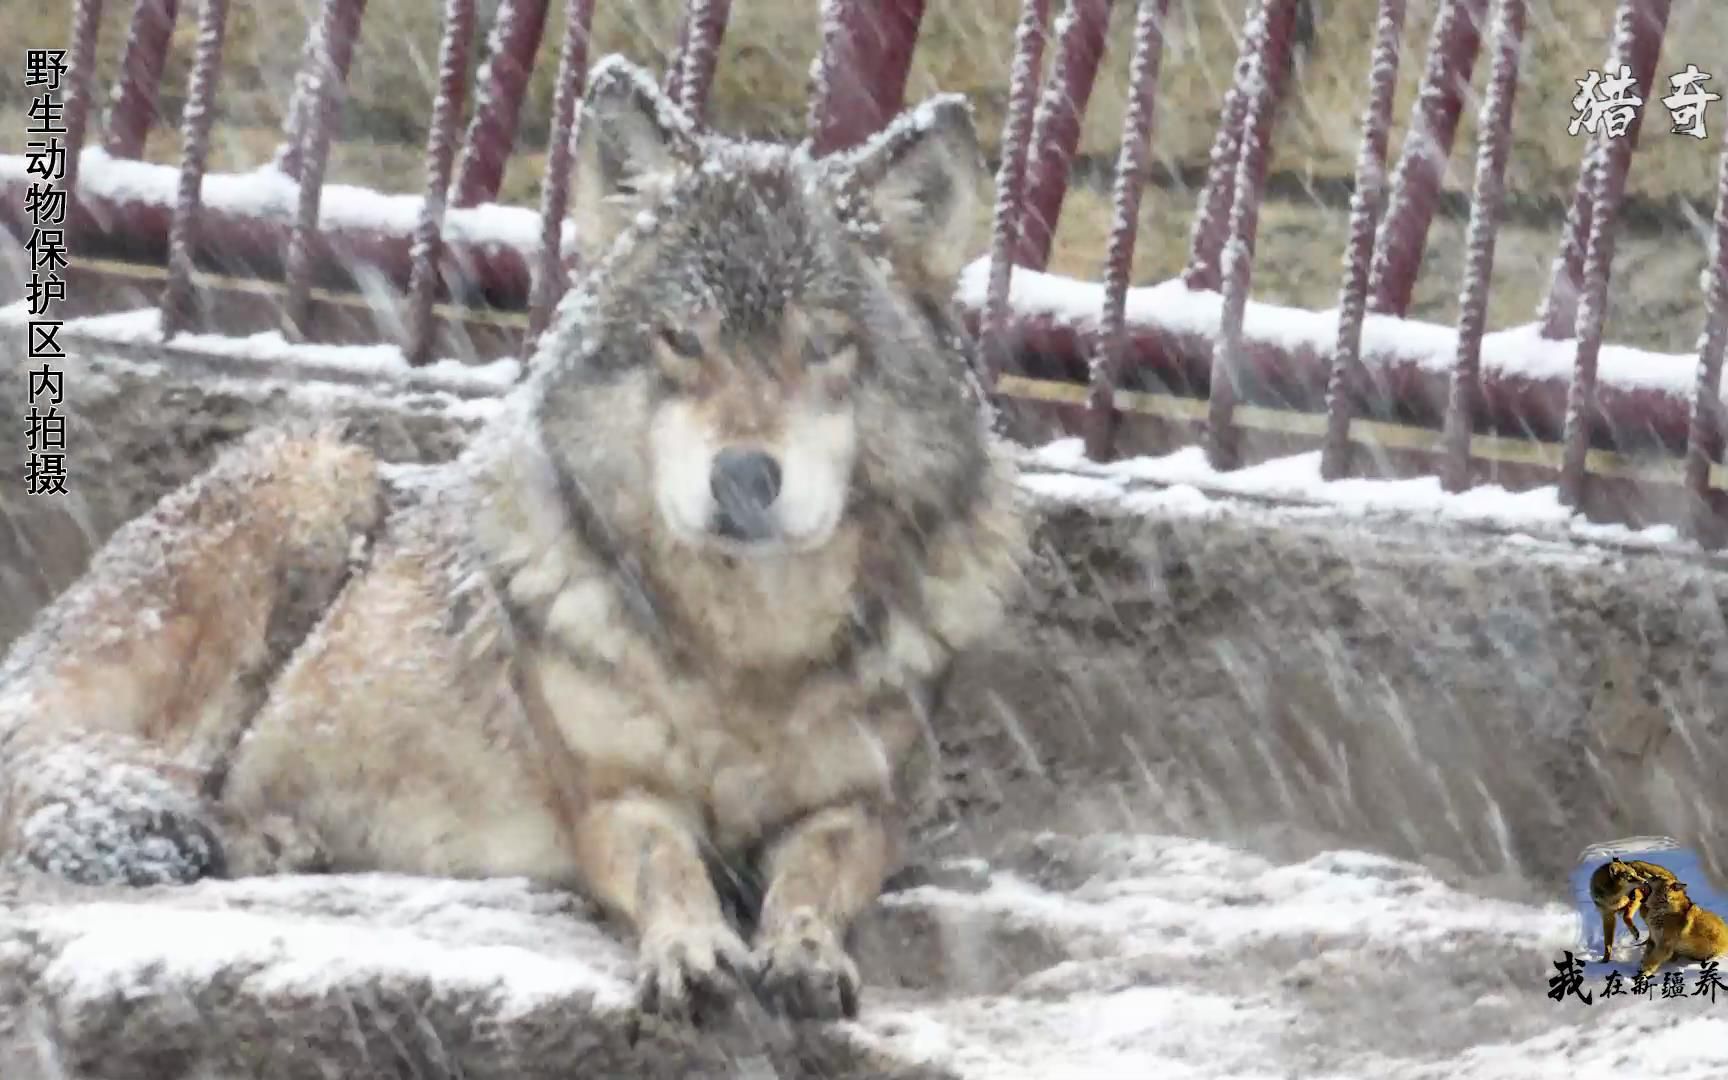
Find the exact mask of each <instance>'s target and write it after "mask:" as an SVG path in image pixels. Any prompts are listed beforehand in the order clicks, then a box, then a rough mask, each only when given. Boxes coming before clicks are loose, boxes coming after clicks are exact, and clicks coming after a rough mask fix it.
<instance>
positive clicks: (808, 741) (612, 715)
mask: <svg viewBox="0 0 1728 1080" xmlns="http://www.w3.org/2000/svg"><path fill="white" fill-rule="evenodd" d="M537 670H538V673H539V678H540V683H541V686H542V687H543V688H544V694H545V698H546V701H547V705H548V708H549V710H550V711H551V713H552V719H553V720H554V722H555V724H556V726H557V729H558V733H559V736H560V737H561V740H562V742H563V744H564V745H565V746H566V747H568V749H569V751H570V753H571V755H572V756H573V758H574V760H575V764H576V765H577V768H578V770H579V772H580V776H581V784H582V786H583V788H584V791H583V792H581V796H582V798H584V799H585V800H589V801H592V800H596V799H605V798H609V797H612V796H615V795H618V794H622V793H625V792H628V791H631V790H647V791H651V792H653V793H655V794H656V795H658V796H659V797H661V798H664V799H666V800H668V801H669V802H671V803H673V804H674V805H676V806H678V807H680V808H681V809H682V810H684V811H685V812H686V813H687V814H688V815H689V817H690V819H691V821H692V824H694V825H698V826H700V827H701V828H702V829H703V830H704V831H706V832H707V833H708V834H709V837H710V839H711V840H713V841H714V842H715V843H716V844H718V845H720V846H721V847H723V848H739V847H743V846H746V845H748V844H749V843H750V842H751V841H752V840H754V839H756V838H759V837H760V836H762V835H763V834H764V833H765V832H767V831H768V830H770V829H772V828H774V827H775V826H776V825H777V824H779V823H781V822H784V821H786V820H788V819H790V818H792V817H795V816H797V815H799V814H801V813H804V812H806V811H808V810H811V809H814V808H816V807H820V806H822V805H824V804H828V803H831V802H834V801H836V800H838V799H842V798H846V797H853V796H863V795H877V794H882V793H886V792H887V791H888V790H889V788H890V786H891V784H892V780H893V776H894V771H895V767H896V765H897V763H898V762H899V760H900V759H901V758H902V757H903V756H904V755H905V753H906V751H907V750H908V749H909V748H910V746H911V743H912V741H913V732H912V731H911V730H910V725H908V724H907V723H905V722H904V721H903V720H902V719H900V718H898V717H896V716H894V715H892V714H889V715H882V714H881V713H880V712H879V711H877V710H871V709H867V708H865V702H864V700H863V698H862V695H861V694H859V693H858V692H857V691H856V690H855V689H853V688H852V687H849V686H847V685H845V684H844V683H841V682H838V681H836V682H834V683H830V684H821V683H818V684H816V685H814V686H812V687H811V688H810V689H809V690H808V691H807V692H804V693H801V694H798V695H793V696H791V697H790V698H789V699H788V700H784V701H778V702H774V703H772V704H770V703H764V702H761V701H752V700H749V699H747V698H739V697H728V696H726V695H724V694H721V693H717V692H716V691H715V688H713V687H710V686H707V685H705V684H703V683H701V682H696V681H675V680H669V679H663V678H655V679H638V680H633V681H630V680H626V679H624V678H622V677H620V676H619V675H618V673H617V672H616V671H615V670H614V671H608V672H604V673H602V672H599V671H596V670H594V669H591V668H588V667H584V666H580V665H578V664H575V663H572V662H571V661H569V660H568V659H565V658H562V657H559V656H556V655H548V654H541V655H540V657H539V658H538V660H537Z"/></svg>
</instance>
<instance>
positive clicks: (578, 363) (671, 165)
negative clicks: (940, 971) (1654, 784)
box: [0, 60, 1027, 1018]
mask: <svg viewBox="0 0 1728 1080" xmlns="http://www.w3.org/2000/svg"><path fill="white" fill-rule="evenodd" d="M579 141H580V153H581V158H580V162H581V165H580V173H579V175H580V176H581V177H582V183H581V187H580V188H579V190H578V192H577V195H576V206H577V208H578V213H579V214H581V215H582V220H581V221H580V225H581V228H580V232H581V234H582V235H583V237H584V239H585V241H586V242H587V252H588V256H589V258H588V262H587V265H588V266H589V270H588V272H587V273H586V274H585V275H584V276H583V277H582V278H581V279H580V280H579V281H578V282H577V284H576V285H575V286H574V287H573V288H572V291H571V292H570V293H569V294H568V295H567V296H566V297H565V299H564V302H563V304H562V306H561V308H560V310H559V313H558V315H557V317H556V318H555V321H554V325H553V327H552V329H551V330H550V332H549V333H548V334H547V336H546V337H545V339H544V341H543V342H542V344H541V346H540V347H539V349H538V352H537V355H536V357H535V359H534V361H533V363H532V365H531V368H530V372H529V374H528V377H527V378H526V379H525V381H524V382H523V383H522V385H520V386H519V387H518V388H517V389H516V390H515V392H514V394H513V396H512V398H511V400H510V402H509V403H508V406H507V411H506V415H504V416H503V417H502V418H501V419H500V420H499V421H498V422H497V423H495V424H493V425H492V426H491V427H490V428H489V429H487V430H485V431H484V432H483V433H482V434H481V435H479V436H478V437H477V438H476V440H475V442H474V443H473V445H472V446H471V447H470V448H469V449H468V450H467V451H466V452H465V453H464V455H463V456H462V457H461V458H460V459H459V460H457V461H456V462H455V463H453V464H451V465H448V466H443V467H439V468H436V469H433V470H430V471H423V472H419V473H413V472H412V471H411V470H390V469H383V468H381V467H380V465H379V463H378V462H376V461H375V460H373V458H372V457H371V456H370V455H369V454H368V453H367V452H366V451H365V450H363V449H361V448H359V447H356V446H353V445H349V444H347V443H345V442H343V441H342V439H341V438H340V436H339V435H338V434H336V433H332V432H327V431H318V430H313V431H306V430H300V431H291V432H284V431H275V432H270V433H265V434H259V435H256V436H253V437H250V438H249V439H248V440H247V441H246V442H245V443H244V444H243V445H242V446H240V447H239V448H238V449H235V450H233V451H232V452H230V453H229V454H228V455H227V456H226V457H225V458H223V459H222V460H220V461H219V462H218V463H217V464H216V465H215V466H213V467H212V469H211V471H210V472H208V473H207V474H206V475H204V476H202V477H201V478H199V479H198V480H196V481H195V482H193V483H192V484H191V485H189V486H188V487H187V488H185V489H184V490H181V491H178V492H175V493H173V494H171V495H169V496H168V497H166V498H165V499H164V500H163V501H162V502H161V503H160V505H158V506H157V507H156V508H155V509H154V510H153V511H152V512H151V513H149V514H148V515H146V516H145V517H144V518H141V519H139V520H137V521H134V522H132V523H131V524H129V525H128V526H126V527H125V528H123V529H121V530H120V531H119V532H118V533H117V534H116V535H115V537H114V538H113V539H112V540H111V541H110V543H109V544H107V545H106V547H105V548H104V550H103V551H101V552H100V553H99V555H98V557H97V558H96V559H95V560H94V562H93V565H92V566H91V568H90V570H89V571H88V573H87V575H86V576H85V577H84V578H83V579H82V580H81V581H80V582H79V583H77V584H76V585H75V586H74V587H73V588H71V589H70V590H69V591H68V592H67V593H66V594H65V595H63V596H62V597H60V598H59V599H58V600H57V601H56V602H55V603H54V604H53V605H51V607H50V609H49V610H47V611H46V612H45V614H44V615H43V616H42V618H41V620H40V622H39V624H38V625H37V626H36V627H35V628H34V630H33V631H32V633H31V634H30V635H28V636H27V637H26V638H25V639H24V640H22V641H21V642H20V643H19V645H18V646H17V648H16V649H15V651H14V652H13V653H12V654H11V656H10V657H9V658H8V660H7V662H6V664H5V667H4V669H3V670H0V676H3V680H4V681H3V682H0V740H3V744H0V753H3V757H0V760H3V761H4V762H5V766H4V769H3V770H0V845H4V848H5V849H6V850H9V851H11V852H12V853H13V855H14V856H15V857H19V858H22V859H24V860H26V861H28V862H31V863H33V864H35V865H37V866H39V867H43V868H46V869H49V870H53V871H57V872H59V873H62V874H65V875H67V876H70V877H72V878H74V879H77V880H81V881H130V882H135V883H153V882H172V881H184V880H190V879H194V878H197V877H200V876H205V875H221V874H226V875H246V874H261V873H272V872H293V871H302V870H308V869H328V870H334V871H358V870H380V871H393V872H402V873H411V874H430V875H456V876H517V875H522V876H527V877H530V878H532V879H535V880H537V881H540V882H544V883H552V884H555V885H559V886H567V887H570V888H573V889H580V890H582V891H584V892H586V893H587V894H588V895H589V896H591V897H592V898H593V899H594V900H596V901H597V902H599V903H600V904H601V905H603V906H604V907H605V908H606V909H607V910H608V911H609V912H611V913H612V914H613V915H614V916H616V917H617V918H618V919H620V920H622V922H623V923H624V924H625V925H626V926H627V927H628V928H629V929H630V930H631V931H633V932H634V935H635V937H636V939H637V942H638V945H639V952H640V961H641V965H640V966H641V979H642V982H641V987H640V990H641V993H640V1001H641V1004H642V1007H643V1008H644V1009H645V1010H647V1011H649V1012H652V1013H659V1014H664V1015H668V1016H679V1017H684V1016H691V1015H693V1014H697V1013H699V1012H701V1011H702V1010H703V1009H704V1008H705V1007H706V1004H707V1003H709V1002H711V1001H721V1002H724V1001H726V1000H729V999H730V998H731V997H733V996H734V995H735V992H736V990H737V989H738V988H739V987H740V986H746V987H752V988H754V989H755V990H756V991H757V993H758V994H759V996H760V997H761V998H762V999H763V1000H764V1001H765V1002H767V1003H768V1004H769V1005H771V1006H772V1007H774V1008H777V1009H778V1010H780V1011H782V1012H784V1013H786V1014H788V1015H791V1016H796V1017H816V1018H826V1017H837V1016H842V1015H850V1014H853V1013H855V1012H856V1010H857V1007H858V995H859V986H858V974H857V970H856V968H855V965H854V963H853V961H852V960H851V958H850V957H849V955H848V953H847V951H846V946H845V938H846V934H847V928H848V926H849V925H850V924H851V922H852V921H853V919H854V917H855V916H856V915H857V914H858V913H859V912H860V911H861V910H862V909H863V908H865V907H866V906H867V905H868V904H870V903H871V902H872V901H873V899H874V898H875V896H876V895H877V894H878V892H879V890H880V887H881V885H882V883H883V881H884V879H885V876H886V875H887V874H889V873H890V872H891V870H892V868H893V866H894V864H895V860H896V859H897V858H898V857H899V850H900V847H901V843H902V841H901V836H902V834H903V831H904V825H905V821H906V818H907V816H908V813H909V808H910V807H911V806H913V805H915V804H914V803H913V802H911V801H909V800H911V799H912V798H913V797H915V795H916V793H917V791H918V790H919V778H920V776H924V775H926V771H923V768H922V766H921V765H920V762H927V761H928V755H929V753H930V751H931V750H932V748H933V745H934V740H933V739H932V737H931V734H930V731H929V727H928V717H929V710H930V708H931V705H932V702H933V700H934V697H935V695H936V693H937V691H938V690H939V689H940V683H941V680H942V678H943V676H944V673H945V672H946V671H947V669H948V667H949V665H950V664H951V662H952V661H953V659H954V658H955V656H956V655H957V654H958V653H959V652H960V651H961V650H964V649H966V648H967V647H968V646H970V645H972V644H974V643H976V642H977V641H979V640H980V639H981V638H983V637H984V636H985V635H987V634H989V633H990V632H991V630H992V629H993V627H994V626H995V625H996V624H997V622H998V621H999V619H1000V617H1001V615H1002V612H1003V609H1004V606H1005V605H1006V604H1008V603H1010V602H1011V598H1012V595H1013V590H1014V588H1015V585H1016V583H1017V581H1018V580H1019V575H1020V572H1021V567H1022V562H1023V559H1024V557H1025V550H1026V546H1027V536H1026V517H1025V512H1024V508H1023V507H1022V505H1021V504H1020V502H1019V500H1018V496H1017V491H1016V487H1015V484H1014V480H1013V473H1012V468H1011V465H1010V464H1009V458H1008V457H1007V456H1006V455H1005V454H1004V453H1003V452H1002V449H1001V447H1000V446H999V445H998V443H997V441H996V438H995V436H994V435H993V434H992V432H991V430H990V422H989V417H988V412H987V406H986V404H985V402H984V401H983V399H982V396H981V394H980V393H979V391H978V388H977V386H976V384H975V382H974V381H973V380H972V379H971V377H970V374H969V373H970V367H969V352H968V349H969V345H968V342H967V339H966V337H965V335H964V332H963V330H962V328H961V327H960V326H959V325H958V324H957V322H956V321H955V319H954V317H953V316H952V315H951V314H950V309H949V305H948V298H949V295H950V293H951V290H952V287H953V280H954V277H955V274H956V273H957V271H958V269H959V266H960V261H961V259H962V258H963V257H964V255H965V254H966V251H967V243H968V239H967V237H968V233H969V231H970V224H971V221H972V219H973V213H974V210H975V199H976V198H977V197H978V189H979V187H980V181H981V179H982V168H983V167H982V163H981V160H980V155H979V152H978V147H977V142H976V137H975V133H974V130H973V127H972V122H971V119H970V115H969V112H968V111H967V109H966V107H965V106H964V103H963V102H962V101H961V100H959V99H958V98H954V97H942V98H937V99H933V100H932V101H931V102H927V103H926V104H925V105H924V106H923V107H922V108H920V109H919V110H916V111H914V112H912V113H909V114H907V115H906V116H905V117H903V118H902V119H901V120H900V121H897V122H896V123H895V124H894V125H892V126H890V128H889V129H887V130H886V131H885V132H883V133H882V134H880V135H879V136H878V137H876V138H875V139H874V140H873V141H871V142H869V143H868V144H867V145H865V146H863V147H861V148H859V149H858V150H857V151H855V152H852V153H849V154H846V155H844V156H842V157H838V158H832V159H822V160H819V161H818V160H812V159H810V158H809V157H808V156H807V154H806V153H805V152H804V151H803V150H802V149H800V148H796V147H778V146H765V145H755V144H746V143H740V142H733V141H730V140H726V139H722V138H719V137H717V136H713V135H708V134H701V133H698V132H696V131H695V130H693V129H692V127H691V125H690V124H689V123H688V122H687V121H686V119H685V118H684V117H683V116H682V115H680V114H679V112H678V111H677V109H676V108H674V107H673V105H672V104H671V103H670V102H668V101H667V100H666V99H665V98H664V97H662V95H661V94H660V92H659V91H658V90H657V89H656V88H655V87H654V85H653V82H652V81H651V80H650V79H649V78H648V77H647V76H646V74H644V73H642V72H641V71H639V70H638V69H635V68H633V67H631V66H630V65H628V64H625V63H622V62H619V61H615V60H608V61H606V62H603V63H602V64H600V65H597V67H596V70H595V71H594V74H593V82H592V87H591V89H590V92H589V94H588V96H587V98H586V100H585V102H584V106H583V119H582V122H581V134H580V137H579ZM752 881H754V882H756V883H758V885H759V888H757V889H755V890H752V889H751V888H748V887H745V886H744V885H739V886H737V887H736V888H734V887H731V886H728V887H727V888H725V889H721V888H717V886H716V882H719V883H721V884H722V885H726V884H727V883H729V882H744V883H746V884H747V883H749V882H752ZM734 892H736V893H738V894H739V895H742V896H744V897H745V898H746V899H747V900H751V901H752V902H750V903H748V904H745V905H744V906H743V907H744V912H745V915H744V916H743V917H740V918H738V919H736V920H735V919H733V918H730V917H729V915H728V912H729V909H728V907H727V900H728V898H729V897H730V895H731V894H732V893H734Z"/></svg>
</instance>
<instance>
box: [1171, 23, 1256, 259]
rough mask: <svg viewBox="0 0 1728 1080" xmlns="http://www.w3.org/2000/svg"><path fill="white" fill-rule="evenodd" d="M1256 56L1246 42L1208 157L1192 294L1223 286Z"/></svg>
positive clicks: (1193, 240) (1197, 210)
mask: <svg viewBox="0 0 1728 1080" xmlns="http://www.w3.org/2000/svg"><path fill="white" fill-rule="evenodd" d="M1253 55H1254V49H1253V45H1252V43H1250V42H1249V41H1248V40H1247V38H1246V37H1244V38H1243V40H1242V46H1241V48H1240V49H1239V50H1238V51H1237V53H1236V69H1235V72H1234V73H1233V74H1232V76H1231V79H1230V89H1229V90H1227V91H1225V93H1224V107H1223V109H1222V111H1221V113H1220V115H1219V117H1218V134H1216V135H1214V136H1213V137H1212V150H1211V152H1210V153H1208V154H1207V158H1206V185H1205V187H1203V188H1201V189H1200V200H1199V202H1198V203H1197V204H1196V205H1195V207H1194V224H1193V226H1192V227H1191V230H1190V233H1189V237H1188V263H1187V265H1186V266H1184V267H1183V269H1182V282H1183V284H1185V285H1187V286H1188V287H1189V288H1190V289H1216V288H1218V287H1219V286H1220V285H1222V284H1223V280H1224V279H1223V272H1222V269H1221V268H1222V266H1223V261H1222V259H1223V253H1224V238H1225V236H1226V235H1227V233H1228V231H1229V228H1230V198H1231V196H1232V195H1233V194H1234V193H1235V191H1236V159H1237V158H1238V157H1240V156H1241V152H1242V117H1243V115H1244V113H1246V112H1247V109H1248V98H1247V97H1246V96H1245V95H1244V94H1243V92H1242V87H1243V86H1245V85H1246V84H1247V79H1248V71H1249V61H1250V60H1251V59H1252V58H1253Z"/></svg>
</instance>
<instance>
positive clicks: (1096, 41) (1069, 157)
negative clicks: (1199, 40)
mask: <svg viewBox="0 0 1728 1080" xmlns="http://www.w3.org/2000/svg"><path fill="white" fill-rule="evenodd" d="M1110 5H1111V0H1070V2H1069V4H1068V6H1067V7H1066V8H1065V9H1063V12H1062V14H1061V16H1060V17H1059V18H1057V20H1056V65H1055V69H1054V71H1053V72H1052V73H1051V76H1050V82H1049V84H1048V85H1047V86H1046V87H1045V88H1044V93H1043V94H1042V95H1041V96H1040V97H1039V99H1038V111H1037V112H1036V113H1035V114H1034V115H1033V117H1032V144H1031V146H1030V147H1029V153H1030V154H1031V162H1030V164H1029V166H1028V167H1029V168H1030V170H1031V172H1030V174H1029V175H1028V177H1027V180H1026V195H1025V199H1024V205H1023V206H1022V207H1021V210H1020V241H1019V244H1018V245H1017V246H1016V247H1015V249H1014V265H1016V266H1025V267H1029V268H1031V269H1033V270H1042V269H1044V268H1045V267H1046V266H1048V265H1049V263H1050V244H1051V241H1052V240H1053V239H1054V238H1055V236H1056V220H1057V217H1058V216H1059V215H1060V214H1061V213H1062V198H1063V196H1064V195H1066V194H1067V193H1068V172H1069V167H1070V165H1071V164H1072V163H1073V160H1074V152H1075V151H1076V150H1077V149H1078V148H1079V146H1080V122H1081V119H1082V118H1083V117H1084V116H1085V115H1086V103H1087V102H1088V101H1090V100H1091V99H1092V86H1093V84H1094V83H1096V82H1097V79H1098V63H1099V61H1101V60H1102V59H1103V58H1104V38H1105V34H1106V33H1107V32H1108V31H1109V29H1110ZM1136 40H1139V39H1138V38H1137V39H1136ZM1129 81H1130V82H1134V81H1135V77H1134V75H1133V74H1132V73H1130V75H1129ZM1155 81H1156V80H1154V82H1155ZM1129 93H1130V94H1135V95H1138V94H1139V91H1138V90H1137V89H1130V91H1129ZM1136 100H1137V97H1136ZM1122 123H1123V131H1124V132H1126V131H1127V130H1128V129H1129V128H1130V127H1131V126H1132V121H1131V120H1129V119H1128V118H1127V117H1124V118H1123V122H1122Z"/></svg>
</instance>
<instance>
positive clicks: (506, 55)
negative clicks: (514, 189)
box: [450, 0, 551, 206]
mask: <svg viewBox="0 0 1728 1080" xmlns="http://www.w3.org/2000/svg"><path fill="white" fill-rule="evenodd" d="M549 7H551V4H550V2H549V0H503V2H502V3H500V4H499V5H498V14H497V15H496V16H495V17H494V19H493V22H492V33H491V34H490V35H488V37H487V46H486V47H487V54H486V63H485V66H484V67H482V68H481V69H480V91H479V96H478V97H476V98H475V101H474V118H473V120H472V121H470V123H469V125H468V138H467V141H466V142H465V143H464V144H463V147H462V156H461V157H460V158H459V159H457V162H456V188H455V190H454V191H453V192H452V193H451V195H450V201H451V202H452V203H453V204H455V205H456V206H478V205H480V204H481V203H483V202H491V201H492V200H494V199H496V198H497V197H498V187H499V185H500V184H502V183H503V182H504V167H505V164H506V163H507V162H508V161H509V159H510V151H511V150H512V149H513V148H514V147H515V145H516V128H517V125H518V123H519V122H520V120H521V116H522V95H523V93H524V92H525V91H526V90H527V89H528V78H529V76H531V75H532V74H534V56H535V54H536V53H537V52H539V50H540V38H541V35H543V34H544V33H545V32H546V9H547V8H549Z"/></svg>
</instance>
